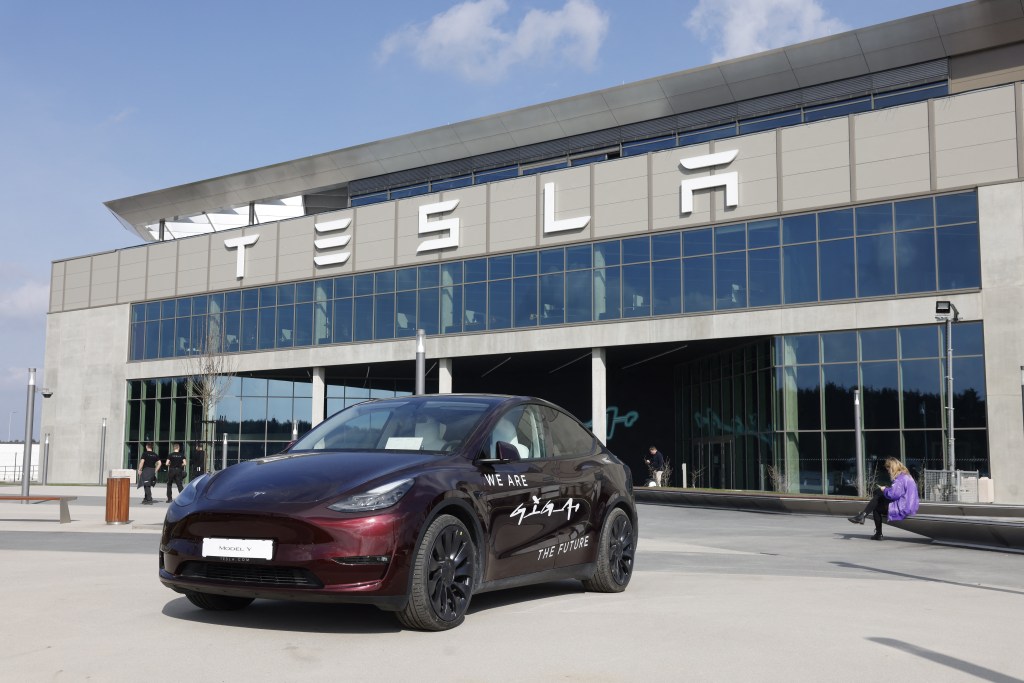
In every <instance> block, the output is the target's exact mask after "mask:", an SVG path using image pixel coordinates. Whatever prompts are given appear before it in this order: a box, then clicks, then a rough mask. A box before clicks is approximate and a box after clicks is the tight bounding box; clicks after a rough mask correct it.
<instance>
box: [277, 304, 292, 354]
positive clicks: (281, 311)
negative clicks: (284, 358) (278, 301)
mask: <svg viewBox="0 0 1024 683" xmlns="http://www.w3.org/2000/svg"><path fill="white" fill-rule="evenodd" d="M294 344H295V306H278V307H277V348H279V349H286V348H288V347H290V346H293V345H294Z"/></svg>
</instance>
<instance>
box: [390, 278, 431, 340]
mask: <svg viewBox="0 0 1024 683" xmlns="http://www.w3.org/2000/svg"><path fill="white" fill-rule="evenodd" d="M433 291H435V292H436V291H437V290H436V289H435V290H433ZM434 319H435V324H436V320H437V313H436V311H435V314H434ZM418 327H419V323H418V322H417V319H416V291H415V290H413V291H411V292H399V293H398V294H396V295H395V336H396V337H415V336H416V329H417V328H418Z"/></svg>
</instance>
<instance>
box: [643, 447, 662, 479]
mask: <svg viewBox="0 0 1024 683" xmlns="http://www.w3.org/2000/svg"><path fill="white" fill-rule="evenodd" d="M647 452H648V456H647V457H646V458H644V460H645V461H646V462H647V467H648V468H649V469H650V470H651V474H653V475H654V483H655V484H657V485H658V486H661V477H662V475H663V474H665V456H664V455H662V453H661V451H659V450H658V448H657V447H656V446H651V447H650V448H648V449H647Z"/></svg>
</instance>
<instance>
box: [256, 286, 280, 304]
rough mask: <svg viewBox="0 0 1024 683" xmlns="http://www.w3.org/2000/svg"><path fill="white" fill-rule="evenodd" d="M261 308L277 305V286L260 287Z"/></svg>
mask: <svg viewBox="0 0 1024 683" xmlns="http://www.w3.org/2000/svg"><path fill="white" fill-rule="evenodd" d="M259 293H260V308H263V307H265V306H276V305H277V287H260V289H259Z"/></svg>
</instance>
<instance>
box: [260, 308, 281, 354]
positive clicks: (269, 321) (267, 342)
mask: <svg viewBox="0 0 1024 683" xmlns="http://www.w3.org/2000/svg"><path fill="white" fill-rule="evenodd" d="M259 315H260V336H259V348H260V349H272V348H274V342H275V341H277V308H260V309H259Z"/></svg>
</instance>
